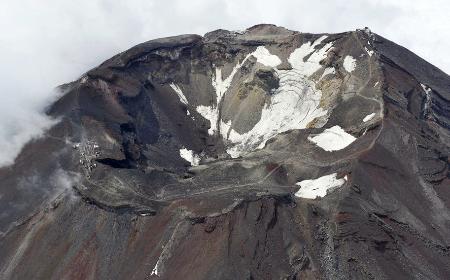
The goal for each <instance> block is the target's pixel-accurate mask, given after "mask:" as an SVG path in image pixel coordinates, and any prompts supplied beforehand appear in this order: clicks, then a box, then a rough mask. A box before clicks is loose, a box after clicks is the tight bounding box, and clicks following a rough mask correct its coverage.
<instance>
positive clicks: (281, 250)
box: [0, 25, 450, 279]
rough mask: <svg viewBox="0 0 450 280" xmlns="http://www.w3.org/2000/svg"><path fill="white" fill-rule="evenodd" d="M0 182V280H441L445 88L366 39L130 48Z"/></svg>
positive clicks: (402, 54)
mask: <svg viewBox="0 0 450 280" xmlns="http://www.w3.org/2000/svg"><path fill="white" fill-rule="evenodd" d="M59 89H60V90H61V91H62V92H63V93H64V94H63V95H62V97H61V98H60V99H59V100H57V101H56V102H55V103H54V104H52V105H51V106H50V108H49V109H48V114H49V115H50V116H51V117H53V118H55V119H56V120H58V122H57V124H56V125H54V126H53V127H52V128H51V129H50V130H49V131H47V133H46V134H45V136H44V137H42V138H40V139H36V140H34V141H31V142H30V143H28V144H27V145H26V146H25V147H24V149H23V150H22V152H21V154H20V155H19V156H18V158H17V159H16V161H15V164H14V165H12V166H9V167H5V168H2V169H0V202H1V203H0V278H1V279H449V278H450V210H449V207H450V171H449V166H450V156H449V151H450V77H449V76H448V75H446V74H445V73H443V72H442V71H440V70H439V69H437V68H436V67H434V66H432V65H430V64H429V63H427V62H426V61H424V60H422V59H421V58H419V57H417V56H416V55H414V54H413V53H411V52H410V51H408V50H407V49H405V48H403V47H400V46H398V45H396V44H394V43H392V42H390V41H388V40H386V39H384V38H382V37H381V36H378V35H377V34H374V33H372V32H371V31H370V30H369V29H367V28H365V29H362V30H357V31H354V32H345V33H339V34H310V33H300V32H296V31H291V30H287V29H285V28H282V27H277V26H274V25H257V26H253V27H251V28H249V29H247V30H245V31H242V32H232V31H226V30H216V31H213V32H210V33H207V34H205V35H204V36H203V37H202V36H198V35H182V36H176V37H169V38H162V39H157V40H152V41H148V42H145V43H142V44H140V45H137V46H135V47H133V48H131V49H129V50H127V51H125V52H123V53H120V54H118V55H116V56H114V57H112V58H111V59H109V60H107V61H105V62H104V63H102V64H101V65H100V66H98V67H96V68H94V69H92V70H90V71H88V72H87V73H86V74H84V75H83V76H82V77H81V78H80V79H79V80H77V81H74V82H71V83H68V84H65V85H62V86H60V87H59Z"/></svg>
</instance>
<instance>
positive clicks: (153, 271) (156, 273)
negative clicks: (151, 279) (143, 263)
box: [150, 260, 159, 277]
mask: <svg viewBox="0 0 450 280" xmlns="http://www.w3.org/2000/svg"><path fill="white" fill-rule="evenodd" d="M158 266H159V260H158V261H157V262H156V264H155V267H154V268H153V269H152V273H151V274H150V276H153V275H156V276H158V277H159V274H158Z"/></svg>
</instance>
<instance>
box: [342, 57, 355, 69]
mask: <svg viewBox="0 0 450 280" xmlns="http://www.w3.org/2000/svg"><path fill="white" fill-rule="evenodd" d="M355 68H356V59H354V58H353V57H352V56H351V55H347V56H346V57H345V58H344V69H345V71H347V72H349V73H351V72H353V70H355Z"/></svg>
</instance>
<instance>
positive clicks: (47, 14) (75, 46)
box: [0, 0, 450, 166]
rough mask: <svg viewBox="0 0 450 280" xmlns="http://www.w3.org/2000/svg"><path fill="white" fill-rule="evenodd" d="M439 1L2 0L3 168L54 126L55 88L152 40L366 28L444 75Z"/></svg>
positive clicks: (449, 4)
mask: <svg viewBox="0 0 450 280" xmlns="http://www.w3.org/2000/svg"><path fill="white" fill-rule="evenodd" d="M448 11H450V1H445V0H426V1H419V0H396V1H391V0H389V1H388V0H324V1H316V0H270V1H266V0H248V1H244V0H240V1H235V0H228V1H225V0H164V1H161V0H109V1H107V0H77V1H73V0H70V1H68V0H0V98H1V102H0V166H7V165H9V164H11V163H13V161H14V158H15V157H16V156H17V154H18V153H19V152H20V150H21V148H22V147H23V145H24V144H25V143H26V142H28V141H29V140H30V139H33V138H36V137H40V136H41V135H42V134H43V132H44V131H45V130H46V129H48V128H49V127H50V126H51V125H53V124H54V123H55V121H54V120H51V119H49V118H48V117H46V116H45V115H44V114H43V113H42V112H43V111H44V108H45V107H46V106H48V104H50V103H51V102H52V101H54V100H56V99H57V98H58V96H59V93H57V92H56V91H55V90H53V89H54V88H55V87H56V86H57V85H59V84H62V83H65V82H70V81H72V80H75V79H77V78H78V77H79V76H81V75H82V74H83V73H84V72H86V71H87V70H89V69H91V68H93V67H95V66H96V65H98V64H100V63H101V62H102V61H104V60H106V59H108V58H109V57H111V56H113V55H114V54H116V53H118V52H121V51H124V50H126V49H128V48H130V47H132V46H133V45H136V44H138V43H141V42H144V41H148V40H151V39H154V38H159V37H167V36H172V35H178V34H187V33H195V34H200V35H203V34H204V33H206V32H208V31H212V30H215V29H219V28H222V29H228V30H244V29H246V28H248V27H251V26H253V25H255V24H259V23H272V24H276V25H280V26H284V27H286V28H288V29H291V30H297V31H301V32H311V33H334V32H342V31H349V30H355V29H357V28H364V27H366V26H367V27H369V28H370V29H371V30H372V31H373V32H375V33H377V34H379V35H382V36H384V37H386V38H388V39H390V40H392V41H394V42H396V43H398V44H400V45H403V46H405V47H407V48H408V49H410V50H411V51H413V52H415V53H416V54H418V55H419V56H421V57H422V58H424V59H426V60H428V61H429V62H431V63H432V64H434V65H436V66H437V67H439V68H440V69H441V70H443V71H445V72H446V73H450V55H448V50H450V36H449V35H450V18H449V17H448Z"/></svg>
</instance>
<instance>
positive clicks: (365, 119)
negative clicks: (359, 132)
mask: <svg viewBox="0 0 450 280" xmlns="http://www.w3.org/2000/svg"><path fill="white" fill-rule="evenodd" d="M373 117H375V113H372V114H368V115H367V116H365V117H364V119H363V122H368V121H370V120H371V119H373Z"/></svg>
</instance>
